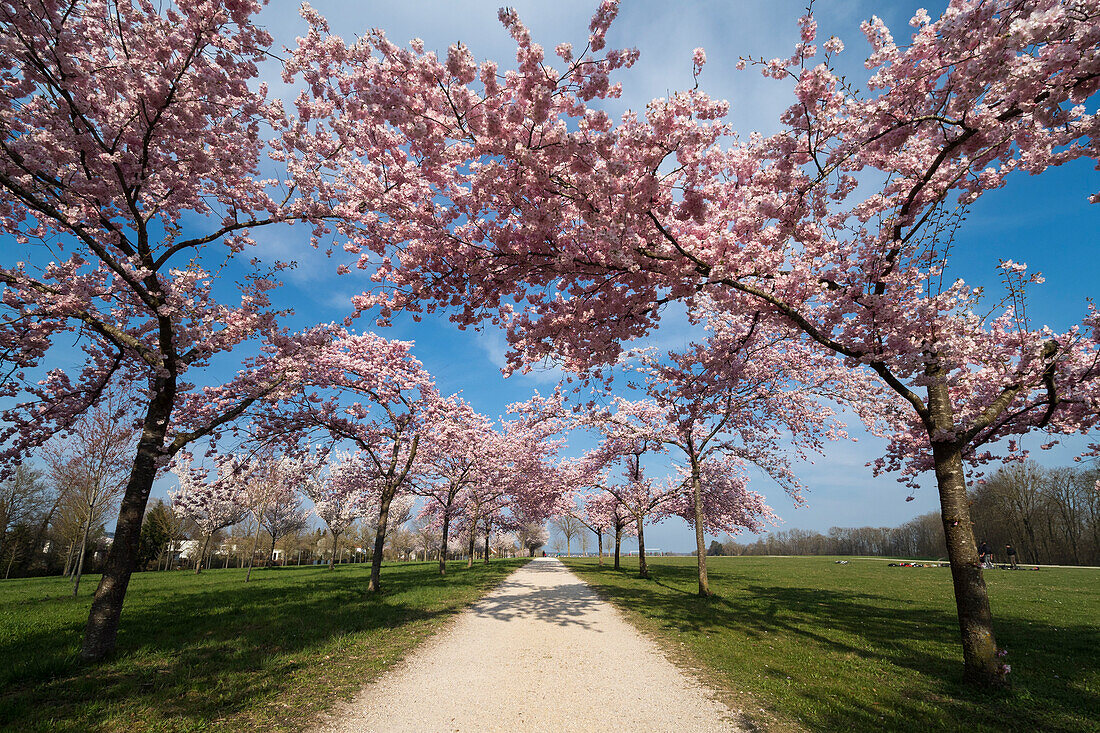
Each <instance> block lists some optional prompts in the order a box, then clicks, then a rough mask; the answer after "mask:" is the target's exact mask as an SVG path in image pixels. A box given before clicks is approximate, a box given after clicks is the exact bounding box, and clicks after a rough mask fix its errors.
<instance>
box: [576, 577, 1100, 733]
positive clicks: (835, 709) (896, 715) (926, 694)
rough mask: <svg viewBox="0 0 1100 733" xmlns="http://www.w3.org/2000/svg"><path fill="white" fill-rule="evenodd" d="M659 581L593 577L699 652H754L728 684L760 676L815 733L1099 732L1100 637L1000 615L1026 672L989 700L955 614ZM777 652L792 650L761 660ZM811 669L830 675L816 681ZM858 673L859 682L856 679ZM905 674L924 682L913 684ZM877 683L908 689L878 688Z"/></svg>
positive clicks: (814, 591) (1003, 632)
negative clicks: (965, 663)
mask: <svg viewBox="0 0 1100 733" xmlns="http://www.w3.org/2000/svg"><path fill="white" fill-rule="evenodd" d="M655 571H656V572H657V573H658V574H659V577H660V580H658V582H656V583H641V582H632V581H634V579H633V578H629V577H626V576H625V575H624V574H620V573H616V571H614V570H609V569H608V570H605V569H601V568H598V567H592V568H584V569H583V572H584V574H585V577H586V578H587V579H588V580H589V581H590V582H592V583H593V584H594V585H596V587H597V588H598V590H599V591H600V592H601V593H602V594H603V595H605V596H606V597H608V598H610V599H612V600H615V601H617V602H618V603H619V604H620V605H622V606H624V607H626V608H628V609H631V610H634V611H636V612H638V613H641V614H643V615H644V616H647V617H649V618H650V619H652V620H653V621H655V622H656V623H657V624H658V625H659V626H661V627H663V628H665V629H666V630H669V631H673V632H677V633H681V634H685V635H691V636H694V637H695V640H694V644H695V646H696V648H697V649H698V648H699V647H700V646H702V647H705V646H706V644H707V642H700V641H698V637H700V636H702V637H704V638H706V637H710V638H714V639H721V640H722V641H721V642H720V643H725V644H739V645H742V646H744V647H749V649H742V650H739V651H738V653H737V654H730V655H728V656H727V657H726V658H725V659H724V663H725V664H726V665H733V668H730V666H726V667H725V668H726V669H728V670H729V674H730V676H731V679H730V682H731V683H732V684H733V685H734V686H737V684H738V679H739V678H741V679H745V678H752V677H754V676H762V677H764V678H766V685H768V686H769V687H768V689H771V690H777V689H778V690H781V692H780V693H779V694H782V695H784V696H787V695H790V696H797V697H800V698H802V700H801V702H800V704H797V705H793V706H791V707H793V708H795V709H797V710H799V711H800V713H799V714H800V716H801V717H802V718H803V722H804V723H809V725H810V727H811V728H812V729H814V730H933V729H961V728H965V729H968V730H997V731H1003V730H1012V731H1015V730H1020V731H1037V730H1043V731H1055V730H1065V731H1081V730H1100V723H1098V722H1097V719H1096V715H1095V711H1096V710H1100V695H1098V694H1097V690H1096V688H1095V687H1094V686H1093V687H1091V688H1090V683H1089V681H1088V677H1089V676H1090V675H1095V671H1096V658H1095V653H1096V650H1097V649H1100V628H1098V627H1097V626H1096V625H1088V624H1084V623H1077V624H1074V623H1068V622H1067V623H1066V624H1065V625H1060V626H1058V627H1057V628H1055V627H1053V626H1051V625H1050V624H1047V623H1042V622H1038V621H1035V620H1033V619H1022V618H1018V617H1014V616H1012V615H1011V614H1005V613H1001V614H999V615H996V618H995V624H996V628H995V631H996V633H997V637H998V642H999V643H1000V645H1001V646H1002V647H1004V648H1008V649H1010V650H1012V651H1011V659H1010V661H1011V662H1012V663H1013V664H1014V666H1016V667H1017V670H1018V672H1019V671H1020V670H1026V671H1025V672H1023V673H1018V674H1014V675H1012V676H1013V678H1014V682H1013V684H1014V689H1012V690H1010V691H1008V692H1004V693H987V692H982V691H976V690H973V689H971V688H969V687H966V686H964V685H963V683H962V659H961V650H960V649H959V644H958V635H959V631H958V620H957V618H956V616H955V615H954V614H953V613H950V612H949V611H946V610H939V609H936V608H930V607H928V605H927V604H922V603H917V602H914V601H912V600H903V599H899V598H897V597H891V596H889V595H887V593H886V592H884V593H882V594H880V593H876V592H869V591H855V590H836V589H822V588H819V587H803V586H799V585H796V586H787V585H783V584H781V583H775V584H769V583H768V582H767V579H766V578H764V579H762V578H761V577H760V575H759V574H758V573H754V574H751V575H747V574H744V573H739V572H737V571H731V572H730V573H729V574H728V575H724V574H723V573H722V572H721V571H719V572H714V571H713V570H712V571H711V580H712V582H713V581H715V580H718V581H719V582H718V583H716V584H715V585H716V586H718V590H719V593H720V594H721V595H716V596H713V597H710V598H700V597H698V596H696V595H694V594H692V593H690V592H687V591H686V590H685V588H688V587H692V586H693V584H694V583H695V582H696V569H695V567H694V566H693V565H689V566H685V565H661V566H659V568H657V569H655ZM610 573H616V575H610ZM616 576H617V577H616ZM762 580H763V581H764V582H761V581H762ZM884 590H886V588H884ZM887 592H888V591H887ZM681 638H684V637H681ZM771 643H781V644H789V645H790V650H789V651H788V653H787V654H786V655H784V654H782V653H779V654H776V653H774V652H773V653H754V652H753V650H754V649H760V650H762V651H767V650H768V644H771ZM711 651H712V653H709V654H708V653H707V652H706V651H705V650H703V654H704V656H707V657H709V658H711V659H712V660H713V659H715V658H716V657H722V656H723V652H722V651H721V650H711ZM800 652H802V653H800ZM811 660H817V662H814V661H811ZM807 663H811V664H812V663H824V664H826V665H829V666H830V668H827V669H820V670H814V675H807V674H806V673H805V672H806V670H805V665H806V664H807ZM834 665H835V666H834ZM849 665H850V666H849ZM851 668H855V669H857V670H859V671H857V672H855V673H850V672H848V671H846V670H847V669H851ZM891 670H892V671H891ZM907 671H908V672H912V673H916V674H917V675H920V676H921V677H922V678H923V679H921V680H916V681H914V680H912V679H911V678H912V675H909V674H908V673H907ZM876 673H878V674H885V675H891V674H893V675H895V676H897V677H898V678H899V679H884V678H883V677H878V678H877V680H879V681H878V682H876V677H875V675H876ZM849 675H851V678H849ZM792 678H794V679H795V680H798V679H800V678H801V679H802V680H803V681H802V683H801V684H799V683H798V682H792V681H791V680H792ZM828 678H832V679H828ZM807 679H809V680H817V682H807V681H806V680H807ZM849 679H850V680H851V682H852V684H849ZM822 680H824V681H822ZM784 683H785V684H784ZM860 684H862V685H866V686H867V687H869V686H871V685H872V684H873V685H875V688H876V691H877V692H872V693H868V691H867V690H866V689H855V687H856V686H857V685H860ZM1090 721H1091V722H1090ZM1090 726H1091V727H1090Z"/></svg>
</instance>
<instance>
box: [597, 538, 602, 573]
mask: <svg viewBox="0 0 1100 733" xmlns="http://www.w3.org/2000/svg"><path fill="white" fill-rule="evenodd" d="M596 554H597V555H598V556H599V558H600V567H603V532H601V531H597V532H596Z"/></svg>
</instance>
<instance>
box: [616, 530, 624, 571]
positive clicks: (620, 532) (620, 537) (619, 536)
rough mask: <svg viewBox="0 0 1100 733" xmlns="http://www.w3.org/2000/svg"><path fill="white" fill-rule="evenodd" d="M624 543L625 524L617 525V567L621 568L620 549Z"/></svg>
mask: <svg viewBox="0 0 1100 733" xmlns="http://www.w3.org/2000/svg"><path fill="white" fill-rule="evenodd" d="M622 544H623V525H622V524H616V525H615V569H616V570H618V569H619V549H620V547H621V546H622Z"/></svg>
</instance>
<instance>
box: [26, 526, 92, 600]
mask: <svg viewBox="0 0 1100 733" xmlns="http://www.w3.org/2000/svg"><path fill="white" fill-rule="evenodd" d="M91 523H92V510H91V507H89V508H88V516H86V517H85V518H84V529H83V530H81V532H80V554H79V555H78V556H77V558H76V567H75V568H74V570H73V598H76V594H77V592H78V591H79V590H80V576H81V574H83V572H84V555H86V554H87V552H88V530H89V529H91V527H90V526H89V525H91ZM14 556H15V553H14V552H13V553H12V557H14ZM5 577H7V576H5Z"/></svg>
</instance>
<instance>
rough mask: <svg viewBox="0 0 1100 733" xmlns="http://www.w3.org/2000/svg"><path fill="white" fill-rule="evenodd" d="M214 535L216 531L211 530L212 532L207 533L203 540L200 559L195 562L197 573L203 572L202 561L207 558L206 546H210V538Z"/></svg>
mask: <svg viewBox="0 0 1100 733" xmlns="http://www.w3.org/2000/svg"><path fill="white" fill-rule="evenodd" d="M213 537H214V533H213V532H211V533H210V534H208V535H206V539H205V540H203V543H202V552H200V553H199V561H198V562H197V563H195V575H198V574H199V573H201V572H202V563H203V560H205V559H206V548H208V547H209V546H210V540H211V539H213Z"/></svg>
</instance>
